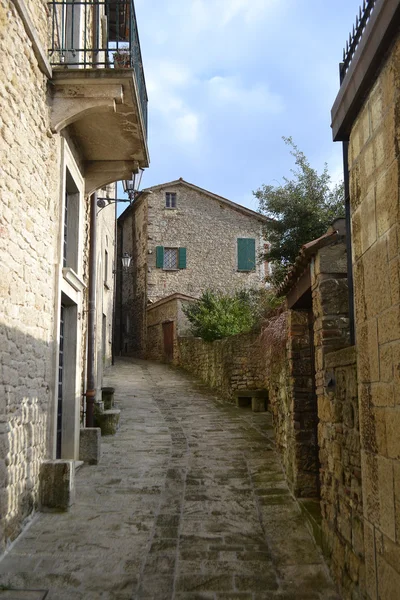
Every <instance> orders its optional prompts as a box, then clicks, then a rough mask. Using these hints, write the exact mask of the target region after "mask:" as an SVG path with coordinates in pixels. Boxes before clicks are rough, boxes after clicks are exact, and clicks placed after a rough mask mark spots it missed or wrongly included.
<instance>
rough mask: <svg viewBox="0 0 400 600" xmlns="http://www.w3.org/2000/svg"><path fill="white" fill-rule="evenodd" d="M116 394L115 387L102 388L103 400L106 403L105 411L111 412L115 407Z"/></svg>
mask: <svg viewBox="0 0 400 600" xmlns="http://www.w3.org/2000/svg"><path fill="white" fill-rule="evenodd" d="M114 392H115V388H113V387H103V388H101V399H102V402H103V403H104V409H105V410H111V409H112V408H113V406H114Z"/></svg>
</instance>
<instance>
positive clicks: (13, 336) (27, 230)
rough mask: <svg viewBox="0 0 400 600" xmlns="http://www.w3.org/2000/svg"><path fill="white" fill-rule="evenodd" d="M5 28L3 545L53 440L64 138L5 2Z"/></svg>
mask: <svg viewBox="0 0 400 600" xmlns="http://www.w3.org/2000/svg"><path fill="white" fill-rule="evenodd" d="M36 5H37V6H36ZM36 5H35V10H37V11H38V13H40V18H42V19H43V21H44V22H46V18H45V5H44V4H42V3H36ZM33 17H34V15H33ZM35 20H36V19H35ZM0 29H1V32H2V35H1V37H0V57H1V58H0V63H1V64H0V66H1V68H0V103H1V115H0V195H1V202H0V259H1V277H0V295H1V298H2V301H1V305H0V355H1V358H0V363H1V378H0V448H1V453H0V457H1V460H0V494H1V497H0V504H1V507H2V509H1V527H2V531H1V532H0V550H1V549H2V548H3V547H4V546H3V544H4V542H5V541H6V540H12V539H14V538H15V537H16V536H17V535H18V533H19V532H20V530H21V526H22V523H23V520H24V518H25V517H26V516H27V515H28V514H29V513H30V512H31V511H32V509H33V508H34V506H35V505H36V502H37V497H38V473H39V466H40V463H41V461H42V459H43V458H45V457H46V456H47V455H48V452H49V446H50V440H49V439H48V435H49V430H50V427H49V425H50V424H51V418H52V415H53V413H52V401H53V397H54V393H55V389H54V380H55V373H54V360H53V359H54V352H55V345H54V327H55V323H54V304H55V298H56V280H55V262H56V261H57V260H58V234H59V201H58V200H59V187H58V186H59V173H60V162H59V161H60V154H59V150H60V139H59V137H58V136H56V137H53V136H52V135H51V134H50V130H49V105H48V102H47V81H46V79H45V77H44V76H43V74H42V73H41V71H40V70H39V68H38V65H37V61H36V58H35V56H34V54H33V51H32V48H31V43H30V41H29V40H28V38H27V36H26V34H25V30H24V26H23V24H22V22H21V20H20V18H19V16H18V14H17V12H16V10H15V8H14V5H13V3H12V2H9V1H7V0H2V2H1V3H0ZM49 421H50V422H49Z"/></svg>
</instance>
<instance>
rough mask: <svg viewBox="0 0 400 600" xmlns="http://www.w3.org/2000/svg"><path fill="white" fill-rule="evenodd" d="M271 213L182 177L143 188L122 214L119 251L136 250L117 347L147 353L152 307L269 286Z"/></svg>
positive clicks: (123, 289)
mask: <svg viewBox="0 0 400 600" xmlns="http://www.w3.org/2000/svg"><path fill="white" fill-rule="evenodd" d="M265 220H266V217H264V216H262V215H261V214H258V213H256V212H253V211H252V210H249V209H248V208H245V207H244V206H240V205H238V204H235V203H234V202H231V201H230V200H227V199H225V198H222V197H221V196H217V195H216V194H213V193H211V192H208V191H207V190H204V189H202V188H199V187H197V186H195V185H193V184H191V183H187V182H186V181H184V180H183V179H178V180H176V181H171V182H169V183H164V184H160V185H156V186H153V187H151V188H148V189H147V190H144V191H143V192H142V193H141V194H140V196H139V197H138V198H137V200H136V201H135V202H134V203H133V204H132V206H130V207H128V208H127V209H126V211H125V212H124V213H123V214H122V215H121V216H120V217H119V219H118V252H119V255H122V254H123V253H125V252H127V253H128V254H130V255H132V267H131V271H130V273H127V274H123V275H122V277H121V281H120V282H119V283H118V293H119V299H118V307H117V308H118V317H117V321H118V322H117V331H116V333H117V342H116V346H117V347H118V348H119V349H120V351H121V352H122V353H126V354H140V355H142V356H143V355H145V354H146V337H147V325H146V319H147V316H146V310H147V307H148V305H150V304H152V303H154V302H157V301H159V300H160V299H161V298H165V297H167V296H170V295H172V294H175V293H179V294H184V295H186V296H191V297H194V298H198V297H200V296H201V294H202V293H203V292H204V291H205V290H206V289H213V290H219V291H222V292H226V293H231V292H234V291H236V290H238V289H242V288H258V287H260V286H262V285H263V282H264V278H265V275H266V268H267V266H266V264H265V263H264V262H262V260H261V259H260V255H261V254H262V253H263V250H264V238H263V223H264V222H265Z"/></svg>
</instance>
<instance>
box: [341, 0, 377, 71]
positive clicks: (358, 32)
mask: <svg viewBox="0 0 400 600" xmlns="http://www.w3.org/2000/svg"><path fill="white" fill-rule="evenodd" d="M376 2H377V0H363V5H362V8H361V6H360V9H359V13H358V15H357V16H356V24H355V25H353V31H352V32H350V34H349V39H348V40H347V41H346V47H345V48H343V61H342V62H341V63H340V82H342V81H343V79H344V77H345V75H346V73H347V71H348V68H349V66H350V63H351V61H352V60H353V56H354V54H355V52H356V50H357V47H358V45H359V43H360V41H361V38H362V35H363V33H364V29H365V27H366V25H367V23H368V21H369V18H370V16H371V13H372V11H373V10H374V7H375V4H376Z"/></svg>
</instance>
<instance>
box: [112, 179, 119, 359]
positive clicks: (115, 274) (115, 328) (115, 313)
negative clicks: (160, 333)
mask: <svg viewBox="0 0 400 600" xmlns="http://www.w3.org/2000/svg"><path fill="white" fill-rule="evenodd" d="M117 196H118V186H117V184H115V198H117ZM117 207H118V203H117V202H116V203H115V224H114V269H113V280H114V281H113V283H114V289H113V312H112V323H113V326H112V337H111V364H112V365H114V364H115V336H116V330H117V264H118V246H117V243H118V217H117Z"/></svg>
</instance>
